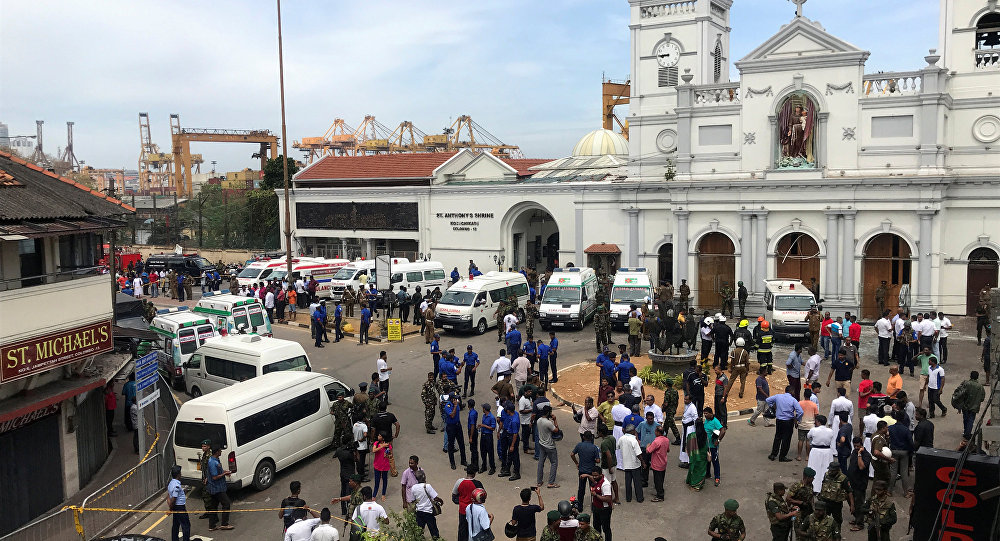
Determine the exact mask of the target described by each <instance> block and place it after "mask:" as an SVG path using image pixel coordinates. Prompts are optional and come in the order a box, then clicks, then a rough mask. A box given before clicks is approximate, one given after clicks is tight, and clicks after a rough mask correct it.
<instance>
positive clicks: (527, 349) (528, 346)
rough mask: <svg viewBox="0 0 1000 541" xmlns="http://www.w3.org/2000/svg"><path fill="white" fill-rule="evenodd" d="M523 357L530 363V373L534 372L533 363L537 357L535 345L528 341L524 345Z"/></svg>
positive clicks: (536, 360)
mask: <svg viewBox="0 0 1000 541" xmlns="http://www.w3.org/2000/svg"><path fill="white" fill-rule="evenodd" d="M523 351H524V356H525V357H527V358H528V362H529V363H531V371H532V372H534V371H535V363H536V362H538V356H537V355H536V354H535V343H534V342H532V341H531V340H528V341H527V342H525V343H524V348H523Z"/></svg>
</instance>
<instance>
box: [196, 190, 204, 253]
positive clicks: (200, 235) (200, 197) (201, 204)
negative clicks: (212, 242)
mask: <svg viewBox="0 0 1000 541" xmlns="http://www.w3.org/2000/svg"><path fill="white" fill-rule="evenodd" d="M204 195H205V194H203V193H200V192H199V193H198V248H199V249H201V247H202V241H203V240H204V233H203V232H202V227H201V218H202V209H204V208H205V200H204V199H203V197H204Z"/></svg>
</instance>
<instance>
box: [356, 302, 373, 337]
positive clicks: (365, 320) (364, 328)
mask: <svg viewBox="0 0 1000 541" xmlns="http://www.w3.org/2000/svg"><path fill="white" fill-rule="evenodd" d="M371 325H372V311H371V309H369V308H368V307H367V306H365V307H364V308H362V309H361V330H360V332H359V333H358V344H367V343H368V329H369V328H370V327H371Z"/></svg>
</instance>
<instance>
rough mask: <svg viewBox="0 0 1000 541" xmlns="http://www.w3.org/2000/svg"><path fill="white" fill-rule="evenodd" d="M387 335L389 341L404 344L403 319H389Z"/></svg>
mask: <svg viewBox="0 0 1000 541" xmlns="http://www.w3.org/2000/svg"><path fill="white" fill-rule="evenodd" d="M386 334H388V337H387V339H388V340H389V341H390V342H402V341H403V320H402V319H389V320H387V321H386Z"/></svg>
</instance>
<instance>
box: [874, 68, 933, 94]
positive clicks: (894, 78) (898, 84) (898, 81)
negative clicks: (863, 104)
mask: <svg viewBox="0 0 1000 541" xmlns="http://www.w3.org/2000/svg"><path fill="white" fill-rule="evenodd" d="M861 86H862V89H863V90H864V97H866V98H880V97H885V96H913V95H916V94H919V93H920V90H921V88H923V81H922V76H921V73H920V72H919V71H895V72H885V73H873V74H869V75H865V76H864V79H862V84H861Z"/></svg>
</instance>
